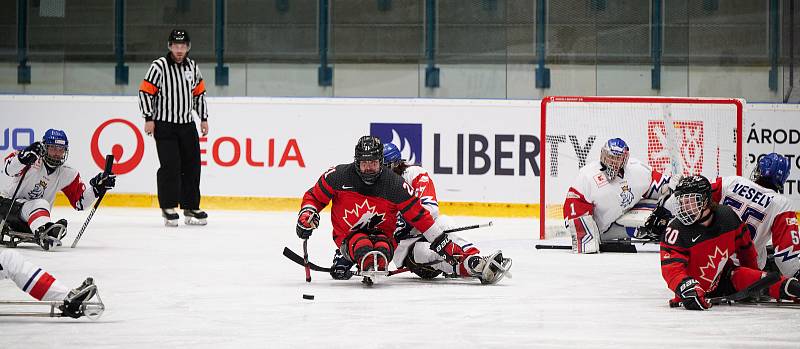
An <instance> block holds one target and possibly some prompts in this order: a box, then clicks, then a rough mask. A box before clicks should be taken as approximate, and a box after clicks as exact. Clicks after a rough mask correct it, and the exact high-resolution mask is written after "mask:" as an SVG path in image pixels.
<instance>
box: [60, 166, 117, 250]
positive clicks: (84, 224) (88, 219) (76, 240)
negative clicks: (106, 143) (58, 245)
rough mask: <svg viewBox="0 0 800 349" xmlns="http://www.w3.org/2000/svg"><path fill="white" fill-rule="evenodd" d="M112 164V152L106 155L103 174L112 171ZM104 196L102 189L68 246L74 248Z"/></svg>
mask: <svg viewBox="0 0 800 349" xmlns="http://www.w3.org/2000/svg"><path fill="white" fill-rule="evenodd" d="M113 165H114V155H113V154H108V155H106V167H105V168H104V169H103V174H106V175H109V174H111V173H112V172H111V166H113ZM105 196H106V192H105V191H104V192H102V193H100V197H98V198H97V200H95V202H94V206H93V207H92V210H91V211H89V216H88V217H86V222H83V226H82V227H81V230H80V231H79V232H78V235H76V236H75V240H74V241H72V246H70V248H75V246H77V245H78V241H79V240H80V239H81V236H83V232H84V231H86V227H87V226H88V225H89V221H91V220H92V216H94V212H95V211H97V206H100V201H103V197H105Z"/></svg>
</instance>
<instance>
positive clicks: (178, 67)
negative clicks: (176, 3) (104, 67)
mask: <svg viewBox="0 0 800 349" xmlns="http://www.w3.org/2000/svg"><path fill="white" fill-rule="evenodd" d="M191 46H192V45H191V42H190V41H189V33H187V32H186V31H185V30H181V29H175V30H173V31H172V33H170V35H169V39H168V41H167V47H169V52H168V53H167V54H166V55H165V56H163V57H159V58H158V59H156V60H154V61H153V64H151V65H150V69H149V70H148V71H147V75H145V77H144V81H142V84H141V85H140V86H139V109H140V110H141V111H142V115H144V120H145V123H144V132H145V133H146V134H147V135H151V136H153V137H154V138H155V140H156V150H157V151H158V161H159V163H160V164H161V167H160V168H159V169H158V174H157V182H158V205H159V206H160V207H161V214H162V216H163V217H164V219H165V224H166V225H167V226H170V227H176V226H178V220H179V218H180V217H179V216H178V212H177V207H178V204H180V207H181V208H182V209H183V215H184V218H185V222H186V224H190V225H206V219H207V218H208V215H207V214H206V213H205V212H203V211H202V210H200V140H199V138H198V136H197V125H196V124H195V122H194V115H193V114H192V111H194V112H195V113H197V115H198V116H200V131H201V132H202V133H203V136H206V135H207V134H208V109H207V107H206V99H205V95H206V87H205V83H204V81H203V76H202V75H201V74H200V68H198V67H197V64H196V63H195V61H194V60H192V59H190V58H189V57H188V54H189V50H190V49H191Z"/></svg>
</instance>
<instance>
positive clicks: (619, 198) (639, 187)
mask: <svg viewBox="0 0 800 349" xmlns="http://www.w3.org/2000/svg"><path fill="white" fill-rule="evenodd" d="M623 173H624V175H623V177H621V178H620V177H619V176H618V177H616V178H614V179H613V180H611V181H609V180H607V179H606V176H605V174H604V173H603V171H602V165H601V164H600V161H599V160H596V161H593V162H591V163H589V164H587V165H586V166H584V167H583V168H581V169H580V171H579V172H578V176H577V178H576V180H575V183H574V184H573V185H572V187H570V188H569V191H568V192H567V198H566V200H564V219H565V220H566V221H569V220H572V219H575V218H578V217H581V216H585V215H591V216H592V218H594V221H595V223H597V228H598V229H599V231H600V232H605V231H606V230H608V228H609V227H611V224H612V223H614V221H616V220H617V218H619V217H620V216H622V214H623V213H625V212H626V211H628V210H629V209H630V208H631V207H633V206H634V205H635V204H636V203H638V202H639V200H641V199H643V198H649V199H656V198H658V196H659V195H660V193H659V190H660V189H661V187H662V186H665V185H667V182H668V178H664V177H663V176H662V175H661V174H660V173H659V172H656V171H653V169H652V168H651V167H650V166H648V165H646V164H644V163H642V162H640V161H639V160H637V159H635V158H630V159H629V160H628V163H627V165H625V170H624V171H623Z"/></svg>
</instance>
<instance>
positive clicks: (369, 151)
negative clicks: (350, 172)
mask: <svg viewBox="0 0 800 349" xmlns="http://www.w3.org/2000/svg"><path fill="white" fill-rule="evenodd" d="M354 160H355V161H354V164H355V165H356V172H357V173H358V176H359V177H361V180H362V181H363V182H364V184H367V185H372V184H374V183H375V181H376V180H377V179H378V177H380V175H381V170H382V169H383V144H381V140H380V139H378V137H374V136H363V137H361V138H360V139H359V140H358V143H356V151H355V156H354Z"/></svg>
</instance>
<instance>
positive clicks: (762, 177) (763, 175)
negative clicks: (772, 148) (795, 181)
mask: <svg viewBox="0 0 800 349" xmlns="http://www.w3.org/2000/svg"><path fill="white" fill-rule="evenodd" d="M790 170H791V167H790V166H789V160H786V158H785V157H784V156H783V155H780V154H777V153H769V154H767V155H764V157H762V158H761V159H759V160H758V164H757V165H756V168H755V169H753V174H752V175H751V178H752V179H753V182H756V183H759V184H761V185H765V186H767V187H769V188H771V189H776V190H778V191H783V184H784V183H786V179H787V178H789V171H790Z"/></svg>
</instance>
